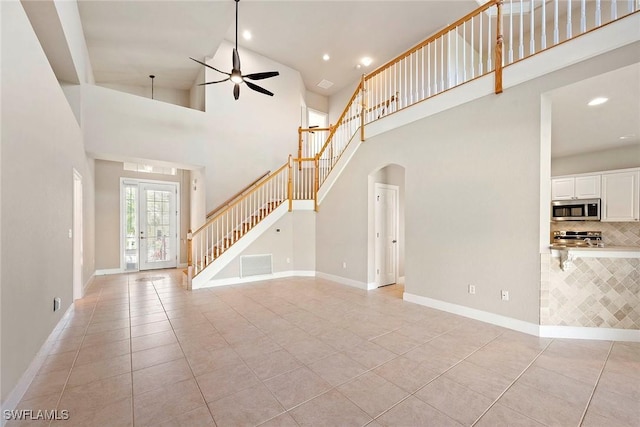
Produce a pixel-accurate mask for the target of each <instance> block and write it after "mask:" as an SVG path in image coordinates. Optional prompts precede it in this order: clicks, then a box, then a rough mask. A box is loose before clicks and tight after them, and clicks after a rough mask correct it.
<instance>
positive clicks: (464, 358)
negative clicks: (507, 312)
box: [374, 325, 504, 422]
mask: <svg viewBox="0 0 640 427" xmlns="http://www.w3.org/2000/svg"><path fill="white" fill-rule="evenodd" d="M460 326H461V325H460ZM460 326H457V327H455V328H453V329H451V330H449V331H447V332H445V333H442V334H440V335H438V336H436V337H434V338H432V339H430V340H429V341H432V340H434V339H435V338H437V337H439V336H442V335H445V334H447V333H449V332H451V331H453V330H455V329H458V328H459V327H460ZM502 335H504V332H502V333H500V335H497V336H495V337H494V338H493V339H491V340H489V341H487V342H486V343H485V344H483V345H482V346H480V347H478V348H477V349H475V350H473V351H472V352H471V353H469V354H467V355H466V356H465V357H463V358H462V359H460V360H458V361H457V362H456V363H454V364H453V365H451V366H449V367H448V368H447V369H445V370H444V371H443V372H441V373H440V374H438V375H437V376H435V377H434V378H432V379H431V380H429V381H428V382H427V383H426V384H424V385H423V386H421V387H419V388H418V389H416V390H415V391H413V392H410V393H409V395H408V396H405V397H404V398H402V399H401V400H399V401H398V402H396V403H395V404H393V405H392V406H391V407H390V408H387V409H386V410H385V411H383V412H382V413H380V414H378V416H376V417H375V418H374V420H377V419H378V418H380V417H381V416H383V415H384V414H386V413H388V412H389V411H390V410H392V409H393V408H395V407H396V406H398V405H399V404H401V403H402V402H404V401H405V400H407V399H409V398H411V397H415V394H416V393H417V392H419V391H420V390H422V389H423V388H425V387H426V386H428V385H429V384H431V383H432V382H434V381H435V380H437V379H438V378H440V377H442V376H443V375H445V374H446V373H447V372H449V371H450V370H452V369H453V368H455V367H456V366H458V365H459V364H460V363H462V362H464V361H465V360H467V359H468V358H469V357H471V356H473V355H474V354H475V353H476V352H478V351H480V350H481V349H483V348H484V347H486V346H487V345H489V344H491V343H492V342H493V341H495V340H497V339H498V338H500V337H501V336H502ZM429 341H427V342H429ZM409 351H411V350H409ZM403 354H405V353H403ZM463 387H466V386H464V385H463ZM466 388H468V387H466ZM416 399H418V400H420V399H419V398H417V397H416ZM420 401H421V402H422V400H420ZM424 403H425V404H427V405H429V404H428V403H427V402H424ZM429 406H431V407H432V408H434V409H435V410H436V411H438V412H440V413H441V414H443V415H444V416H446V417H447V418H451V417H450V416H449V415H447V414H445V413H444V412H442V411H440V410H439V409H438V408H435V407H433V406H432V405H429ZM451 419H452V420H453V418H451ZM454 421H456V422H457V420H454Z"/></svg>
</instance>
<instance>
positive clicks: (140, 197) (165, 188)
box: [122, 180, 178, 271]
mask: <svg viewBox="0 0 640 427" xmlns="http://www.w3.org/2000/svg"><path fill="white" fill-rule="evenodd" d="M122 186H123V192H122V194H123V208H124V209H123V240H124V269H125V270H127V271H131V270H133V271H135V270H153V269H158V268H174V267H176V266H177V262H178V261H177V260H178V245H177V243H178V211H177V208H176V206H177V200H176V199H177V193H178V191H177V184H175V183H157V182H142V181H141V182H136V181H128V180H125V181H123V183H122Z"/></svg>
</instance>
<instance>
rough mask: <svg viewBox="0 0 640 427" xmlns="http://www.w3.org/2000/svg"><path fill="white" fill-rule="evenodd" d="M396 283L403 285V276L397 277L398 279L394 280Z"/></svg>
mask: <svg viewBox="0 0 640 427" xmlns="http://www.w3.org/2000/svg"><path fill="white" fill-rule="evenodd" d="M396 283H397V284H398V285H404V276H400V277H398V281H397V282H396Z"/></svg>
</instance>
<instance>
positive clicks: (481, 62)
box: [478, 14, 491, 76]
mask: <svg viewBox="0 0 640 427" xmlns="http://www.w3.org/2000/svg"><path fill="white" fill-rule="evenodd" d="M489 21H491V15H489ZM483 22H484V14H482V15H480V29H479V31H478V37H480V43H479V44H480V51H479V52H478V75H479V76H481V75H483V74H484V71H483V70H484V60H483V59H482V50H483V49H482V48H483V46H484V33H483V32H482V23H483ZM487 40H491V36H489V37H487Z"/></svg>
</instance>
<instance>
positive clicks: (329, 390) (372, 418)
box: [243, 300, 504, 426]
mask: <svg viewBox="0 0 640 427" xmlns="http://www.w3.org/2000/svg"><path fill="white" fill-rule="evenodd" d="M254 301H255V300H254ZM305 311H307V312H308V313H311V314H314V313H313V312H310V311H308V310H305ZM275 314H277V313H275ZM278 316H280V315H278ZM243 317H244V316H243ZM280 317H282V316H280ZM247 320H249V319H247ZM420 321H421V320H415V321H412V322H409V323H410V324H415V323H418V322H420ZM249 322H251V321H250V320H249ZM254 326H255V325H254ZM462 326H463V325H462V324H460V325H458V326H455V327H453V328H451V329H448V330H446V331H445V332H442V333H440V334H437V335H435V336H433V337H430V338H429V339H428V340H427V341H424V342H421V343H420V344H417V345H415V346H413V347H411V348H410V349H408V350H406V351H404V352H402V353H400V354H397V353H396V354H395V357H393V358H391V359H389V360H386V361H384V362H382V363H380V364H378V365H376V366H374V367H373V368H370V369H367V370H366V371H364V372H362V373H360V374H358V375H356V376H355V377H352V378H349V379H347V380H345V381H343V382H341V383H339V384H337V385H335V386H332V387H331V388H330V389H328V390H325V391H323V392H322V393H319V394H317V395H315V396H312V397H310V398H309V399H306V400H305V401H303V402H300V403H298V404H296V405H295V406H292V407H291V408H289V409H285V411H286V412H287V413H289V411H291V410H293V409H296V408H298V407H300V406H302V405H304V404H306V403H308V402H310V401H311V400H313V399H315V398H317V397H320V396H323V395H325V394H327V393H329V392H331V391H333V390H335V391H337V392H338V393H340V390H338V387H340V386H342V385H344V384H347V383H349V382H351V381H353V380H355V379H356V378H359V377H361V376H363V375H365V374H367V373H369V372H373V370H374V369H377V368H379V367H380V366H382V365H384V364H386V363H388V362H390V361H392V360H395V359H397V358H399V357H402V356H404V355H405V354H407V353H409V352H411V351H413V350H415V349H416V348H418V347H420V346H421V345H424V344H427V343H429V342H430V341H433V340H435V339H436V338H439V337H441V336H444V335H446V334H448V333H450V332H452V331H455V330H457V329H459V328H461V327H462ZM256 327H257V326H256ZM402 327H403V326H399V327H397V328H395V329H392V330H390V331H388V332H384V333H382V334H380V335H378V336H376V337H373V338H369V339H366V338H363V339H365V340H366V341H367V342H372V340H374V339H376V338H379V337H381V336H384V335H387V334H390V333H392V332H395V331H398V330H400V329H402ZM258 329H259V328H258ZM502 334H504V332H502V333H501V334H500V335H497V336H496V337H494V338H493V339H491V340H490V341H488V342H487V343H485V344H483V345H482V346H481V347H478V348H477V349H476V350H474V351H473V352H471V353H469V354H468V355H467V356H465V357H464V358H463V359H461V360H460V361H458V362H456V363H455V364H454V365H452V366H450V367H449V368H448V369H447V370H446V371H444V372H443V373H441V374H440V375H438V376H437V377H435V378H433V379H432V380H431V381H429V382H428V383H427V384H425V385H424V386H422V387H420V388H419V389H418V390H416V391H415V392H413V393H409V395H408V396H406V397H405V398H403V399H401V400H400V401H398V402H396V403H395V404H394V405H392V406H391V407H390V408H388V409H387V410H385V411H384V412H382V413H381V414H379V415H378V416H376V417H371V416H370V415H369V414H367V413H366V412H365V411H364V409H362V408H361V407H360V406H359V405H358V404H357V403H356V402H354V401H353V400H351V399H350V398H349V397H348V396H345V395H344V394H342V393H340V394H341V395H343V396H344V397H345V398H346V399H347V400H348V401H350V402H351V403H353V404H354V405H355V406H356V407H357V408H358V409H360V410H361V411H362V412H363V413H365V414H366V415H367V416H369V417H370V418H371V420H370V421H367V422H366V423H365V424H364V425H365V426H366V425H368V424H370V423H372V422H373V421H375V420H376V419H377V418H378V417H380V416H382V415H383V414H385V413H386V412H388V411H389V410H390V409H392V408H393V407H395V406H397V405H398V404H400V403H402V402H403V401H405V400H406V399H408V398H409V397H411V396H413V395H414V394H415V393H416V392H418V391H419V390H421V389H422V388H424V387H426V386H427V385H428V384H430V383H431V382H432V381H434V380H436V379H437V378H439V377H440V376H442V375H444V374H445V373H446V372H448V371H449V370H450V369H453V368H454V367H455V366H456V365H458V364H459V363H460V362H462V361H463V360H465V359H466V358H467V357H469V356H471V355H472V354H474V353H475V352H476V351H478V350H480V349H481V348H483V347H484V346H486V345H488V344H489V343H490V342H492V341H494V340H495V339H497V338H498V337H500V336H501V335H502ZM356 335H357V334H356ZM401 335H402V334H401ZM361 338H362V337H361ZM407 338H411V337H407ZM373 344H375V343H373ZM377 345H379V344H377ZM380 347H381V348H383V349H386V350H389V349H387V348H386V347H383V346H380ZM285 350H286V349H285ZM389 351H391V350H389ZM391 352H392V353H394V352H393V351H391ZM338 353H340V354H342V353H343V351H339V350H336V351H335V352H334V353H332V354H330V355H327V356H325V357H322V358H320V359H318V360H315V361H314V362H313V363H316V362H318V361H320V360H323V359H326V358H328V357H331V356H332V355H334V354H338ZM345 356H346V357H349V356H347V355H346V354H345ZM294 357H295V356H294ZM349 359H351V358H349ZM354 362H356V363H358V362H357V361H354ZM303 366H304V367H305V368H307V369H309V370H311V372H314V373H315V371H313V369H311V368H310V367H309V366H308V365H307V364H306V363H303ZM289 372H291V371H289ZM285 373H286V372H285ZM283 374H284V373H283ZM316 375H317V374H316ZM276 376H277V375H276ZM272 378H275V376H274V377H272ZM321 378H322V377H321ZM323 380H324V378H323ZM385 380H386V379H385ZM325 381H326V380H325ZM386 381H388V380H386ZM391 384H393V383H391ZM267 388H268V387H267ZM276 399H277V398H276ZM279 415H281V414H279ZM445 415H446V414H445ZM274 418H275V417H274ZM292 418H293V417H292ZM272 419H273V418H272ZM268 421H270V420H267V421H265V423H266V422H268ZM294 421H295V420H294ZM263 424H264V423H263Z"/></svg>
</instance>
